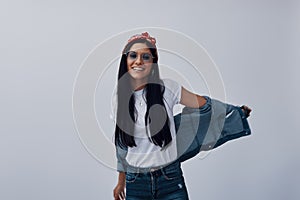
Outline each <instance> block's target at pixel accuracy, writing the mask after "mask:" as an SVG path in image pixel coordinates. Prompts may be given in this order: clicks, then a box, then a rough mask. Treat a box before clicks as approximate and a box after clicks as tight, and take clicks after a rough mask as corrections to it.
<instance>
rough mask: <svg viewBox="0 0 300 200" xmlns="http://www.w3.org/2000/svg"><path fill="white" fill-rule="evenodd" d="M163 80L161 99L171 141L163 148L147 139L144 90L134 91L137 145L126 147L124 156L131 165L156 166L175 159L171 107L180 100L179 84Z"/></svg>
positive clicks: (174, 136) (135, 137)
mask: <svg viewBox="0 0 300 200" xmlns="http://www.w3.org/2000/svg"><path fill="white" fill-rule="evenodd" d="M163 82H164V86H165V91H164V94H163V101H164V105H165V107H166V111H167V114H168V116H167V117H168V120H169V126H170V132H171V136H172V141H171V142H170V143H169V144H168V145H167V147H166V148H163V150H162V149H161V147H160V146H157V145H155V144H153V143H152V142H150V141H149V138H148V136H147V132H146V127H145V120H144V119H145V113H146V111H147V105H146V102H145V98H146V97H145V92H144V91H143V89H142V90H139V91H135V92H134V95H135V108H136V111H137V113H138V115H137V121H136V123H135V127H134V140H135V143H136V145H137V146H136V147H128V153H127V156H126V161H127V162H128V164H130V165H132V166H135V167H142V168H147V167H158V166H162V165H165V164H168V163H170V162H172V161H174V160H176V159H177V148H176V132H175V124H174V119H173V107H174V106H175V105H176V104H178V103H179V102H180V98H181V86H180V85H179V84H178V83H177V82H175V81H173V80H170V79H163ZM162 120H163V119H162ZM164 121H165V120H164ZM163 124H164V123H163Z"/></svg>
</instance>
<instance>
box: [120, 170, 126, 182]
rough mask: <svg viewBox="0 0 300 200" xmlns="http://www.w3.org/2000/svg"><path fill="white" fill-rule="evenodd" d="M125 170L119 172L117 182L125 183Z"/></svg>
mask: <svg viewBox="0 0 300 200" xmlns="http://www.w3.org/2000/svg"><path fill="white" fill-rule="evenodd" d="M125 177H126V175H125V172H119V178H118V184H121V185H125Z"/></svg>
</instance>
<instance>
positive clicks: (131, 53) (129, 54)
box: [128, 51, 137, 59]
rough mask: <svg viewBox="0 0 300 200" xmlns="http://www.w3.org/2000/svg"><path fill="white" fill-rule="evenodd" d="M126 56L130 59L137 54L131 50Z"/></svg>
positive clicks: (134, 57)
mask: <svg viewBox="0 0 300 200" xmlns="http://www.w3.org/2000/svg"><path fill="white" fill-rule="evenodd" d="M128 57H129V58H130V59H136V57H137V54H136V52H133V51H131V52H129V53H128Z"/></svg>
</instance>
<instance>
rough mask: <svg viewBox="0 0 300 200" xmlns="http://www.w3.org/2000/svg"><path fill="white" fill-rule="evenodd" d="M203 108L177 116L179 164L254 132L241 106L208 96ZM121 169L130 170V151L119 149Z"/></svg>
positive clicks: (183, 111)
mask: <svg viewBox="0 0 300 200" xmlns="http://www.w3.org/2000/svg"><path fill="white" fill-rule="evenodd" d="M205 98H206V100H207V102H206V104H205V105H204V106H202V107H201V108H188V107H185V108H184V109H183V110H182V113H180V114H178V115H176V116H174V121H175V128H176V133H177V136H176V140H177V155H178V161H180V162H184V161H186V160H188V159H190V158H192V157H194V156H196V155H197V154H198V153H199V152H200V151H207V150H211V149H213V148H216V147H218V146H220V145H222V144H224V143H225V142H227V141H230V140H233V139H236V138H239V137H243V136H247V135H250V134H251V130H250V127H249V124H248V121H247V117H246V116H245V114H244V113H243V111H242V110H241V108H240V107H238V106H233V105H230V104H226V103H222V102H221V101H218V100H215V99H211V98H210V97H205ZM116 154H117V160H118V163H117V170H118V171H123V172H126V171H127V167H128V166H129V165H128V163H127V162H126V159H125V158H126V154H127V149H122V148H120V147H116Z"/></svg>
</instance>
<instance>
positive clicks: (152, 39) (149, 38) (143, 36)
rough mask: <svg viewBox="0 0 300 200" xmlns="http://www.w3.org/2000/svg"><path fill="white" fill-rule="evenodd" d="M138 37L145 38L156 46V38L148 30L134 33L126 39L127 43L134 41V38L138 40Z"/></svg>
mask: <svg viewBox="0 0 300 200" xmlns="http://www.w3.org/2000/svg"><path fill="white" fill-rule="evenodd" d="M138 39H146V40H148V41H149V42H150V43H151V44H153V46H154V47H155V48H156V45H155V44H156V39H155V38H154V37H151V36H150V35H149V33H148V32H144V33H142V34H136V35H134V36H132V37H131V38H129V40H128V41H127V44H128V43H130V42H132V41H134V40H138Z"/></svg>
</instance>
